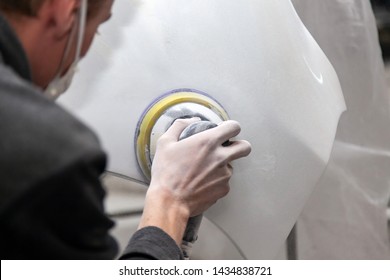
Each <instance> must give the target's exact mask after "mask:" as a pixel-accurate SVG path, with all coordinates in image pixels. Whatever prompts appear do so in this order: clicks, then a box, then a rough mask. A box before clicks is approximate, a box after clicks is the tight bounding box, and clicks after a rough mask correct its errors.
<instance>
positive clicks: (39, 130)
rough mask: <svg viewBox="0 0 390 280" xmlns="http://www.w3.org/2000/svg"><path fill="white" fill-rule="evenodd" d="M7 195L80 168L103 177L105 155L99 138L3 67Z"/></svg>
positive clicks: (0, 87)
mask: <svg viewBox="0 0 390 280" xmlns="http://www.w3.org/2000/svg"><path fill="white" fill-rule="evenodd" d="M0 120H1V121H0V131H1V138H0V166H2V169H3V170H2V171H4V172H2V175H1V177H2V178H0V179H1V180H2V184H3V187H2V192H4V189H7V186H8V189H9V188H13V189H15V188H18V187H19V188H28V186H29V185H32V184H34V182H38V181H39V180H44V179H45V178H47V177H48V176H50V174H57V173H58V172H61V170H63V169H65V168H67V167H69V166H70V165H72V164H75V163H77V162H80V161H82V162H84V163H85V164H91V165H93V167H94V168H96V169H97V170H98V171H99V172H102V171H103V169H104V165H105V154H104V153H103V151H102V150H101V147H100V144H99V141H98V139H97V137H96V135H95V134H94V133H93V132H92V131H91V130H90V129H89V128H88V127H87V126H86V125H84V124H83V123H82V122H80V121H79V120H78V119H77V118H75V117H74V116H72V115H71V114H70V113H68V112H67V111H66V110H64V109H63V108H61V107H60V106H59V105H57V104H56V103H54V102H53V101H51V100H48V99H47V98H45V97H44V96H43V95H42V93H41V92H40V90H39V89H37V88H35V87H34V86H33V85H32V84H30V83H29V82H27V81H25V80H23V79H21V78H20V77H18V76H17V75H16V74H14V73H13V72H12V70H10V69H9V68H6V67H4V65H0Z"/></svg>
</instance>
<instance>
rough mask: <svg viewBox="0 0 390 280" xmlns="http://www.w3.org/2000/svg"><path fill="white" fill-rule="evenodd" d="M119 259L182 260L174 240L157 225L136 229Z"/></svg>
mask: <svg viewBox="0 0 390 280" xmlns="http://www.w3.org/2000/svg"><path fill="white" fill-rule="evenodd" d="M120 259H121V260H126V259H137V260H182V259H183V254H182V252H181V250H180V248H179V247H178V246H177V244H176V242H175V241H174V240H173V239H172V238H171V237H170V236H169V235H168V234H166V233H165V232H164V231H163V230H162V229H160V228H158V227H152V226H151V227H146V228H142V229H140V230H138V231H137V232H136V233H135V234H134V235H133V237H132V238H131V239H130V242H129V244H128V245H127V247H126V249H125V250H124V252H123V254H122V256H121V257H120Z"/></svg>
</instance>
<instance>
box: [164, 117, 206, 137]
mask: <svg viewBox="0 0 390 280" xmlns="http://www.w3.org/2000/svg"><path fill="white" fill-rule="evenodd" d="M198 121H200V118H198V117H195V118H191V119H177V120H175V121H174V123H173V124H172V125H171V126H170V127H169V128H168V130H167V131H166V132H165V133H164V136H163V137H165V139H166V140H171V141H175V142H177V141H179V137H180V134H181V133H182V132H183V130H184V129H185V128H186V127H187V126H189V125H190V124H192V123H195V122H198Z"/></svg>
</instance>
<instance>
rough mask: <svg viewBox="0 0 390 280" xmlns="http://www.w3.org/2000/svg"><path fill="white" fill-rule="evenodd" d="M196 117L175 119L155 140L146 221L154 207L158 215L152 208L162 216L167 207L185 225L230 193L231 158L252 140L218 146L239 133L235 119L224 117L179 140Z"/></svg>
mask: <svg viewBox="0 0 390 280" xmlns="http://www.w3.org/2000/svg"><path fill="white" fill-rule="evenodd" d="M196 121H199V119H197V118H194V119H178V120H176V121H175V122H174V124H173V125H172V126H171V127H170V128H169V129H168V131H167V132H166V133H165V134H164V135H163V136H161V137H160V139H159V140H158V143H157V149H156V154H155V157H154V160H153V165H152V180H151V183H150V186H149V190H148V193H147V197H146V203H145V210H144V213H145V212H146V214H145V215H144V217H143V218H145V219H146V218H147V219H149V222H148V223H149V224H150V221H151V220H150V219H153V220H155V218H154V217H153V216H152V212H154V214H156V215H160V216H161V212H160V213H157V211H156V209H159V211H163V212H165V214H166V215H168V212H170V213H171V214H172V217H173V216H175V217H176V218H175V220H176V221H181V223H183V224H184V228H185V225H186V222H187V220H188V218H189V217H192V216H196V215H198V214H201V213H203V212H204V211H205V210H207V209H208V208H209V207H210V206H212V205H213V204H214V203H215V202H216V201H217V200H218V199H220V198H222V197H224V196H225V195H226V194H227V193H228V192H229V189H230V187H229V180H230V178H231V176H232V167H231V165H230V163H231V162H232V161H234V160H236V159H239V158H242V157H245V156H247V155H248V154H249V153H250V151H251V146H250V144H249V143H248V142H247V141H244V140H237V141H231V143H230V145H229V146H222V144H223V143H225V142H226V141H227V140H229V139H231V138H233V137H235V136H237V135H238V134H239V133H240V130H241V128H240V125H239V124H238V123H237V122H236V121H225V122H222V123H221V124H220V125H218V126H217V127H215V128H211V129H209V130H206V131H203V132H200V133H198V134H195V135H192V136H191V137H188V138H186V139H183V140H181V141H179V137H180V134H181V132H182V131H183V130H184V129H185V128H186V127H187V126H188V125H190V124H191V123H194V122H196ZM152 208H153V209H152ZM150 211H152V212H150ZM148 213H149V214H148ZM160 218H163V217H160ZM145 219H143V220H144V222H146V220H145ZM165 219H167V218H165ZM168 219H169V218H168ZM172 219H173V218H172ZM148 223H146V224H148ZM141 225H142V223H141ZM179 241H181V236H180V240H179Z"/></svg>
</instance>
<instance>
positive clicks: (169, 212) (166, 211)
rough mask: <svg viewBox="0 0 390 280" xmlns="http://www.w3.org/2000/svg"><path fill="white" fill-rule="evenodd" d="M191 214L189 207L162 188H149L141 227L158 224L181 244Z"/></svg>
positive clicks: (157, 225)
mask: <svg viewBox="0 0 390 280" xmlns="http://www.w3.org/2000/svg"><path fill="white" fill-rule="evenodd" d="M189 216H190V211H189V208H188V207H187V206H186V205H185V203H182V202H180V201H179V200H178V199H176V198H175V197H174V196H173V195H171V194H169V193H167V192H164V191H163V190H162V188H149V190H148V192H147V194H146V198H145V206H144V212H143V215H142V218H141V221H140V225H139V229H140V228H143V227H147V226H156V227H159V228H161V229H162V230H164V231H165V232H166V233H167V234H168V235H170V236H171V237H172V238H173V239H174V240H175V241H176V243H177V244H178V245H179V246H180V244H181V242H182V238H183V234H184V231H185V228H186V226H187V222H188V219H189Z"/></svg>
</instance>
